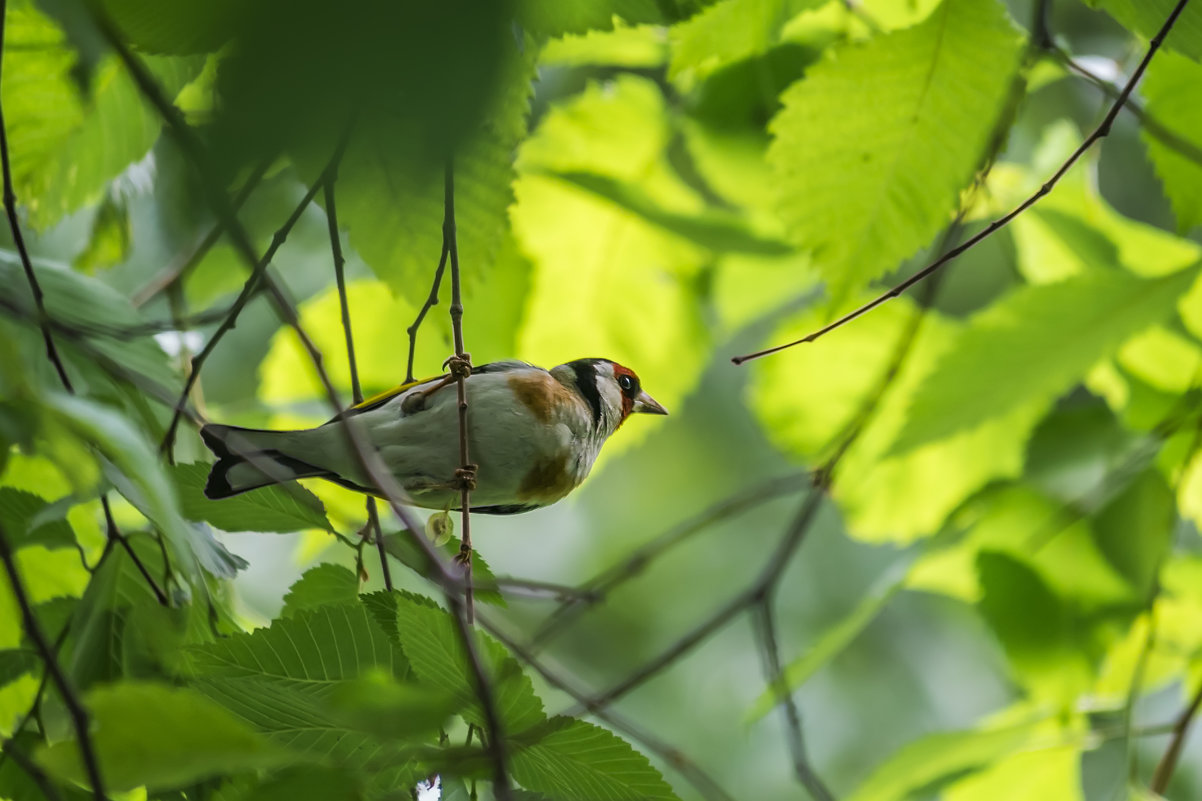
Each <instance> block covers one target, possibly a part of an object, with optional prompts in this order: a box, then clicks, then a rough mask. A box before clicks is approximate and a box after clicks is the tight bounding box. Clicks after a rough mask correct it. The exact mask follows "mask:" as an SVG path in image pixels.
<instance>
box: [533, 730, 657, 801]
mask: <svg viewBox="0 0 1202 801" xmlns="http://www.w3.org/2000/svg"><path fill="white" fill-rule="evenodd" d="M531 734H533V735H536V737H535V738H533V739H531V740H527V741H526V742H523V743H521V744H517V747H516V748H515V749H514V751H513V754H512V757H511V760H512V768H511V769H512V771H513V777H514V778H515V779H516V780H517V781H518V782H519V783H520V784H521V785H522V786H523V787H525V788H527V789H529V790H534V791H536V792H539V793H543V794H545V795H548V796H550V797H552V798H555V799H562V801H652V799H662V801H676V798H677V797H676V794H675V793H674V792H672V788H671V787H669V786H668V783H667V782H665V781H664V778H663V776H661V775H660V774H659V771H657V770H656V769H655V768H653V767H652V766H651V763H649V762H648V761H647V758H646V757H645V756H643V755H642V754H640V753H638V752H637V751H635V750H634V749H633V748H631V747H630V745H629V744H628V743H626V742H625V741H624V740H622V739H620V738H619V737H617V736H616V735H614V734H612V733H611V732H608V731H606V730H605V729H602V728H601V727H600V726H595V725H593V724H592V723H586V722H585V721H583V720H575V719H573V718H567V717H555V718H551V719H550V720H548V721H547V723H546V725H545V726H540V727H538V728H537V729H536V730H535V731H534V732H531ZM525 739H526V738H523V740H525Z"/></svg>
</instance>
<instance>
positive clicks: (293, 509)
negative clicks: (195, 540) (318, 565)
mask: <svg viewBox="0 0 1202 801" xmlns="http://www.w3.org/2000/svg"><path fill="white" fill-rule="evenodd" d="M210 467H211V465H208V464H204V463H198V464H179V465H175V466H174V467H173V468H172V470H171V477H172V479H173V480H174V483H175V487H176V490H177V491H178V492H179V505H180V512H182V513H183V515H184V517H186V518H187V519H189V520H203V521H205V522H206V523H210V524H211V525H214V526H216V527H217V528H219V529H222V530H223V531H276V532H291V531H300V530H302V529H308V528H318V529H323V530H325V531H333V530H334V528H333V527H332V526H331V525H330V521H329V520H327V519H326V514H325V509H324V507H322V505H321V501H319V500H317V498H316V496H314V495H313V493H311V492H309V491H308V490H307V489H305V488H304V487H300V486H297V485H289V486H286V487H285V486H274V487H264V488H262V489H259V490H255V491H254V492H248V493H244V494H242V495H238V496H236V497H233V498H225V499H222V500H219V501H214V500H210V499H209V498H207V497H205V494H204V486H205V482H206V480H207V479H208V475H209V468H210Z"/></svg>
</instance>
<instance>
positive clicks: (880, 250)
mask: <svg viewBox="0 0 1202 801" xmlns="http://www.w3.org/2000/svg"><path fill="white" fill-rule="evenodd" d="M1021 49H1022V40H1021V37H1020V36H1019V33H1018V30H1017V29H1016V28H1015V27H1014V25H1013V23H1012V22H1011V21H1010V19H1009V18H1008V17H1007V15H1006V12H1005V10H1004V9H1003V7H1002V6H1001V5H1000V4H999V3H997V2H996V0H945V2H943V3H942V4H941V5H940V6H939V8H937V9H936V10H935V11H934V13H932V14H931V16H930V17H929V18H928V19H926V20H925V21H924V22H922V23H920V24H919V25H916V26H914V27H913V28H910V29H907V30H903V31H899V32H897V33H891V34H887V35H884V36H880V37H876V38H874V39H872V40H870V41H869V42H867V43H865V44H862V45H848V46H845V47H842V48H839V49H838V50H837V51H836V52H835V53H834V54H833V55H832V56H831V57H829V58H828V59H827V60H826V61H824V62H822V63H821V64H819V65H817V66H815V67H813V68H811V69H810V70H809V72H808V73H807V75H806V77H805V78H804V79H802V80H800V81H798V82H797V83H795V84H794V85H793V86H791V87H790V88H789V89H788V90H787V91H786V92H785V93H784V95H783V96H782V100H783V102H784V108H783V109H782V110H781V112H780V113H779V114H778V115H777V116H776V118H775V119H774V120H773V122H772V126H771V128H772V132H773V134H774V136H775V141H774V142H773V144H772V147H771V149H770V150H769V153H768V157H769V160H770V161H771V162H772V164H773V166H774V167H775V169H776V172H777V176H778V180H779V181H780V192H781V196H780V210H781V214H782V215H783V217H784V218H785V221H786V222H787V223H788V224H789V226H790V233H791V234H792V235H793V237H794V238H795V240H796V242H797V243H798V244H799V245H801V246H802V247H805V248H808V249H810V250H813V251H814V254H815V258H816V264H817V266H818V268H819V269H820V270H821V271H822V273H823V275H824V276H825V277H826V279H827V282H828V285H829V287H830V291H831V295H832V297H834V298H835V299H836V300H837V301H840V300H842V299H844V298H845V297H847V294H848V293H849V292H854V291H856V290H857V289H859V288H860V287H862V286H863V285H864V284H865V283H866V282H868V281H870V280H871V279H873V278H875V277H877V276H879V275H881V274H882V273H884V272H885V271H887V270H889V269H891V268H893V267H894V266H896V265H897V263H898V262H899V261H900V260H901V259H903V258H905V257H907V256H909V255H911V254H913V253H914V252H915V251H916V250H917V249H918V248H919V247H920V246H922V245H924V244H926V243H927V242H929V241H930V240H931V238H932V237H933V236H934V235H935V233H936V232H937V231H938V230H939V229H940V228H941V227H943V226H946V225H947V224H948V223H949V221H950V220H951V215H952V213H953V211H954V209H955V206H956V199H957V196H958V193H959V192H960V190H961V189H963V188H964V186H965V185H966V184H967V183H968V182H969V180H970V179H971V178H972V175H973V173H974V172H975V171H976V169H977V167H978V166H979V165H980V164H981V162H982V160H983V159H984V158H985V156H986V155H987V154H986V150H987V147H988V144H989V142H990V138H991V136H992V135H993V133H994V127H995V125H996V123H997V120H998V119H999V117H1000V116H1001V113H1002V108H1003V107H1004V106H1005V102H1006V95H1007V92H1008V91H1009V89H1010V87H1011V84H1012V81H1013V78H1014V73H1015V70H1016V69H1017V67H1018V61H1019V56H1020V53H1021Z"/></svg>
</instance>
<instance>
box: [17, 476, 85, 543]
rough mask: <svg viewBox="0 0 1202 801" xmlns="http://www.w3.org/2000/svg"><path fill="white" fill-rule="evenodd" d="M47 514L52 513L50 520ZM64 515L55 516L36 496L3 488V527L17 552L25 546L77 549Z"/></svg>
mask: <svg viewBox="0 0 1202 801" xmlns="http://www.w3.org/2000/svg"><path fill="white" fill-rule="evenodd" d="M46 512H50V513H51V514H50V516H46V514H45V513H46ZM61 514H62V512H59V513H58V514H54V510H53V509H52V508H51V507H50V504H48V503H46V501H45V500H44V499H42V498H40V497H38V496H37V495H34V494H33V493H32V492H25V491H24V490H19V489H14V488H13V487H0V526H2V527H3V531H4V537H5V538H6V539H7V540H8V542H9V545H10V546H11V547H13V548H20V547H22V546H24V545H44V546H46V547H47V548H50V549H54V548H69V547H73V546H74V545H75V532H73V531H72V530H71V526H70V524H69V523H67V521H66V520H63V519H62V517H61Z"/></svg>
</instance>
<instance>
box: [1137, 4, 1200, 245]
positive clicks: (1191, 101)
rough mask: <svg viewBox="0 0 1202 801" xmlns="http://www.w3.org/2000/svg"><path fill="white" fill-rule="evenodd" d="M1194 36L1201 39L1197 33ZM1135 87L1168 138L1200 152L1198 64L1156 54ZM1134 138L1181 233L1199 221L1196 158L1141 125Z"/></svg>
mask: <svg viewBox="0 0 1202 801" xmlns="http://www.w3.org/2000/svg"><path fill="white" fill-rule="evenodd" d="M1200 19H1202V18H1200ZM1200 33H1202V28H1200ZM1199 38H1200V40H1202V36H1200V37H1199ZM1200 52H1202V51H1200ZM1140 91H1141V92H1142V93H1143V95H1144V98H1145V99H1146V101H1147V110H1148V114H1150V115H1151V116H1153V117H1155V119H1156V121H1157V122H1159V123H1160V124H1161V125H1163V126H1164V127H1166V128H1168V130H1169V131H1170V132H1171V133H1172V135H1173V137H1175V138H1176V139H1178V140H1183V141H1184V142H1186V143H1188V144H1190V145H1192V150H1193V153H1194V154H1196V153H1198V152H1200V151H1202V136H1200V135H1199V134H1198V132H1199V131H1202V64H1199V63H1198V62H1197V61H1190V60H1189V59H1187V58H1184V57H1182V56H1179V55H1177V54H1176V53H1172V52H1166V53H1161V54H1159V55H1158V56H1157V57H1156V59H1155V60H1154V61H1153V62H1152V63H1151V65H1149V67H1148V75H1147V77H1146V78H1145V79H1144V82H1143V85H1142V86H1141V87H1140ZM1140 136H1141V138H1142V139H1143V140H1144V144H1146V145H1147V147H1148V157H1149V158H1150V159H1151V160H1152V165H1153V166H1154V167H1155V168H1156V174H1157V176H1159V177H1160V181H1161V183H1163V184H1164V191H1165V194H1166V195H1168V197H1169V200H1170V201H1171V202H1172V204H1173V212H1174V213H1175V214H1176V215H1177V227H1178V228H1179V229H1180V230H1181V231H1182V232H1183V233H1184V232H1186V231H1188V230H1190V229H1191V228H1194V227H1195V226H1197V225H1199V224H1202V165H1200V164H1198V160H1197V158H1195V157H1191V155H1189V154H1188V153H1183V152H1181V150H1179V149H1177V148H1175V147H1173V146H1172V145H1171V144H1166V143H1165V142H1163V141H1161V139H1160V138H1158V137H1156V136H1154V135H1153V134H1152V133H1151V132H1150V131H1149V129H1148V127H1147V126H1144V127H1142V128H1141V129H1140Z"/></svg>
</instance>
